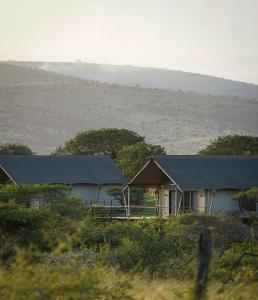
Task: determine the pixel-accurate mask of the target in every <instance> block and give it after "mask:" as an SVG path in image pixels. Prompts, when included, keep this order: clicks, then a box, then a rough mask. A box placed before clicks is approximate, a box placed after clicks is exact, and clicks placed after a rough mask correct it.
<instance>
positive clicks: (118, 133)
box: [53, 128, 144, 158]
mask: <svg viewBox="0 0 258 300" xmlns="http://www.w3.org/2000/svg"><path fill="white" fill-rule="evenodd" d="M140 141H144V137H142V136H140V135H138V134H137V133H136V132H134V131H130V130H127V129H117V128H102V129H99V130H88V131H83V132H80V133H78V134H77V135H76V136H75V137H74V138H73V139H70V140H68V141H67V142H66V143H65V145H64V146H63V147H62V146H59V147H58V148H57V149H56V150H55V151H54V153H53V154H54V155H66V154H68V155H69V154H91V155H95V154H106V155H109V156H110V157H111V158H116V157H117V153H118V151H119V150H121V149H122V148H123V147H124V146H129V145H133V144H135V143H138V142H140Z"/></svg>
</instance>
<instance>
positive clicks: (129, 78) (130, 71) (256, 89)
mask: <svg viewBox="0 0 258 300" xmlns="http://www.w3.org/2000/svg"><path fill="white" fill-rule="evenodd" d="M8 63H10V64H14V65H20V66H27V67H31V68H35V69H43V70H45V71H52V72H56V73H59V74H65V75H70V76H74V77H78V78H83V79H89V80H95V81H100V82H106V83H109V84H120V85H127V86H136V85H140V86H141V87H146V88H158V89H170V90H174V91H176V90H181V91H185V92H189V91H193V92H196V93H202V94H210V95H217V96H237V97H241V98H246V99H256V100H258V85H254V84H248V83H244V82H239V81H233V80H228V79H223V78H218V77H214V76H207V75H201V74H195V73H188V72H181V71H174V70H166V69H154V68H143V67H133V66H115V65H108V64H93V63H83V62H70V63H68V62H17V61H16V62H15V61H13V62H8Z"/></svg>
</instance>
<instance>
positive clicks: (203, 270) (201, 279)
mask: <svg viewBox="0 0 258 300" xmlns="http://www.w3.org/2000/svg"><path fill="white" fill-rule="evenodd" d="M212 248H213V240H212V237H211V232H210V230H209V229H205V230H203V232H202V233H201V234H200V237H199V268H198V273H197V278H196V286H195V296H196V298H197V299H201V297H202V296H204V292H205V287H206V283H207V279H208V272H209V264H210V260H211V255H212Z"/></svg>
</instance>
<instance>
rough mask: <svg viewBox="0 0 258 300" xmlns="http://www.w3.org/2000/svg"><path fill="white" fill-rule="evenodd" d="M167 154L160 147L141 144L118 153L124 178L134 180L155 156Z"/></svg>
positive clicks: (125, 148)
mask: <svg viewBox="0 0 258 300" xmlns="http://www.w3.org/2000/svg"><path fill="white" fill-rule="evenodd" d="M160 154H166V152H165V149H164V148H163V147H161V146H160V145H152V144H147V143H145V142H139V143H137V144H134V145H131V146H128V147H124V148H123V149H122V150H120V151H119V152H118V155H117V164H118V166H119V168H120V169H121V171H122V173H123V175H124V176H126V177H127V178H132V177H133V176H134V175H135V174H136V173H137V172H138V171H139V170H140V169H141V168H142V167H143V166H144V164H145V163H146V162H147V160H148V159H149V158H150V157H151V156H153V155H160Z"/></svg>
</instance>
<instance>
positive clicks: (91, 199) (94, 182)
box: [0, 155, 126, 206]
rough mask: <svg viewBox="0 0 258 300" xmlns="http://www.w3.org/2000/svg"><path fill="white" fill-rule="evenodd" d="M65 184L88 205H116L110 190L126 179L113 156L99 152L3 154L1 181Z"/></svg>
mask: <svg viewBox="0 0 258 300" xmlns="http://www.w3.org/2000/svg"><path fill="white" fill-rule="evenodd" d="M8 183H9V184H10V183H11V184H65V185H68V186H70V194H71V195H72V196H76V197H80V198H82V199H83V200H84V201H85V204H86V205H87V206H90V205H91V204H94V203H101V204H105V205H116V204H117V200H116V199H115V197H114V196H111V195H110V193H109V191H110V190H111V189H113V188H115V187H119V186H121V185H122V184H126V179H125V178H124V177H123V176H122V175H121V173H120V171H119V170H118V169H117V168H116V166H115V164H114V162H113V160H112V159H110V158H109V157H107V156H104V155H99V156H93V155H78V156H73V155H69V156H42V155H0V184H1V185H4V184H8Z"/></svg>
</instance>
